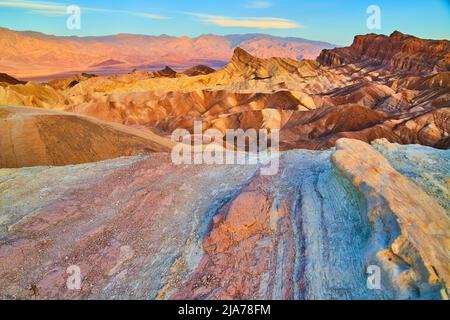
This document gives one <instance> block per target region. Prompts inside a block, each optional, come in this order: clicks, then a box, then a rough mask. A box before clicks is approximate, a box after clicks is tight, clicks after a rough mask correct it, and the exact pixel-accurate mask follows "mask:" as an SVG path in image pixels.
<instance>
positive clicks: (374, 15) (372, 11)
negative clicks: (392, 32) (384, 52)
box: [366, 5, 381, 30]
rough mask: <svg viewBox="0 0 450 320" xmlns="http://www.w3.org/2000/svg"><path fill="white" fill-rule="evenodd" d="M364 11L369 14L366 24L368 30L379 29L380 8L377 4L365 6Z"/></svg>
mask: <svg viewBox="0 0 450 320" xmlns="http://www.w3.org/2000/svg"><path fill="white" fill-rule="evenodd" d="M366 13H367V14H369V15H370V16H369V17H368V18H367V21H366V26H367V29H369V30H374V29H376V30H380V29H381V8H380V7H379V6H377V5H371V6H368V7H367V10H366Z"/></svg>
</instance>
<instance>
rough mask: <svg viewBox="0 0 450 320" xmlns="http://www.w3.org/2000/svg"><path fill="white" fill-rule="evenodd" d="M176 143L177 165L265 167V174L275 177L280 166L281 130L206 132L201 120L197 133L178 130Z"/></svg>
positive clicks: (211, 130)
mask: <svg viewBox="0 0 450 320" xmlns="http://www.w3.org/2000/svg"><path fill="white" fill-rule="evenodd" d="M172 140H173V141H176V142H178V143H177V144H176V145H175V146H174V147H173V149H172V153H171V156H172V162H173V163H174V164H177V165H180V164H211V165H212V164H238V165H257V164H259V165H261V174H262V175H275V174H277V173H278V167H279V150H278V149H279V148H278V147H279V129H260V130H258V131H257V130H255V129H248V130H245V131H244V130H242V129H236V130H234V129H227V130H225V134H224V133H222V132H221V131H220V130H218V129H208V130H206V131H205V132H203V125H202V122H201V121H195V122H194V133H193V134H191V133H190V132H189V131H188V130H186V129H177V130H175V131H174V132H173V133H172Z"/></svg>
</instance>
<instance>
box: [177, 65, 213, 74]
mask: <svg viewBox="0 0 450 320" xmlns="http://www.w3.org/2000/svg"><path fill="white" fill-rule="evenodd" d="M214 71H216V70H214V69H213V68H211V67H209V66H205V65H202V64H200V65H198V66H194V67H192V68H189V69H187V70H184V71H183V72H182V73H183V74H185V75H187V76H188V77H195V76H200V75H205V74H210V73H213V72H214Z"/></svg>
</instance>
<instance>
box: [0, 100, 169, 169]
mask: <svg viewBox="0 0 450 320" xmlns="http://www.w3.org/2000/svg"><path fill="white" fill-rule="evenodd" d="M0 123H1V126H0V150H1V153H0V168H20V167H31V166H39V165H60V166H61V165H67V164H77V163H86V162H94V161H100V160H106V159H112V158H117V157H120V156H130V155H137V154H143V153H149V152H155V151H159V152H162V151H166V152H168V151H170V150H171V147H172V146H173V144H174V143H173V142H172V141H170V140H168V139H164V138H161V137H159V136H157V135H155V134H153V133H152V132H148V131H144V130H138V129H133V128H130V127H126V126H123V125H119V124H115V123H108V122H104V121H99V120H95V119H92V118H88V117H84V116H80V115H76V114H70V113H59V112H54V111H44V110H40V109H34V108H23V107H22V108H21V107H1V108H0Z"/></svg>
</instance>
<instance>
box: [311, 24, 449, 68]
mask: <svg viewBox="0 0 450 320" xmlns="http://www.w3.org/2000/svg"><path fill="white" fill-rule="evenodd" d="M449 51H450V41H448V40H424V39H419V38H416V37H413V36H410V35H406V34H403V33H401V32H398V31H395V32H393V33H392V34H391V35H390V36H389V37H387V36H384V35H377V34H368V35H361V36H356V37H355V40H354V41H353V44H352V45H351V46H350V47H346V48H336V49H331V50H330V49H325V50H323V51H322V52H321V54H320V55H319V57H318V58H317V60H318V61H319V62H320V63H321V64H323V65H326V66H339V65H342V64H351V63H353V64H355V63H368V64H371V65H375V66H381V67H387V68H391V69H394V70H402V71H411V72H430V71H436V72H443V71H449V70H450V53H449Z"/></svg>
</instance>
